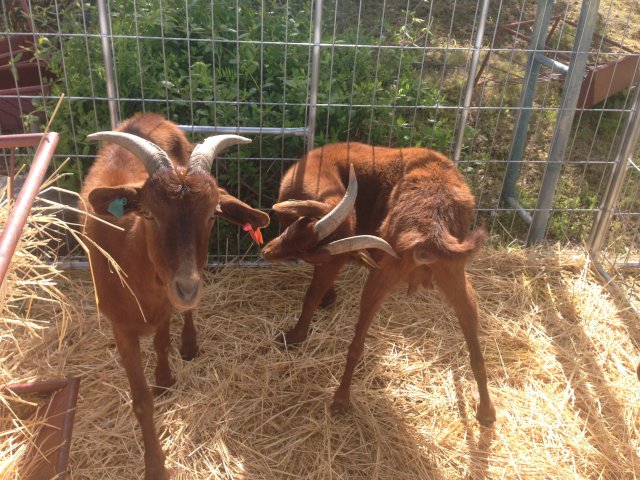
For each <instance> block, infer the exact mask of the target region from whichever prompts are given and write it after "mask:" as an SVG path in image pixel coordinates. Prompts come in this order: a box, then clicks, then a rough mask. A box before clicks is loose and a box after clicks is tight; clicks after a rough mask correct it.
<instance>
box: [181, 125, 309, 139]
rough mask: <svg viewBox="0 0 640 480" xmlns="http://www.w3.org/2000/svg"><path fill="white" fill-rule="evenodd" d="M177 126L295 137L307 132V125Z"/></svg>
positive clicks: (196, 131)
mask: <svg viewBox="0 0 640 480" xmlns="http://www.w3.org/2000/svg"><path fill="white" fill-rule="evenodd" d="M178 128H179V129H180V130H182V131H184V132H190V133H225V134H227V133H230V134H236V135H239V134H245V135H293V136H296V137H304V136H307V135H308V133H309V128H307V127H296V128H278V127H219V126H215V127H214V126H196V125H178Z"/></svg>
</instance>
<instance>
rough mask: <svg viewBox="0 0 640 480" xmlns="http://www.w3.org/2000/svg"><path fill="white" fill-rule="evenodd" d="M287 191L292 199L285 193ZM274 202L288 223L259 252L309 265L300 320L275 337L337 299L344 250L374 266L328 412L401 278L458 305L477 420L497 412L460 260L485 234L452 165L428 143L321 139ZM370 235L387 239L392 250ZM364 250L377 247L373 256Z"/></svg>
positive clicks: (305, 326) (300, 336)
mask: <svg viewBox="0 0 640 480" xmlns="http://www.w3.org/2000/svg"><path fill="white" fill-rule="evenodd" d="M354 169H355V172H356V173H357V178H358V179H359V180H360V182H359V184H358V185H357V187H355V184H356V182H355V178H354V177H355V175H354V174H353V170H354ZM350 170H351V173H350ZM348 179H349V186H348V187H347V188H345V186H346V185H347V181H348ZM345 190H346V191H347V192H346V194H345ZM356 191H359V193H358V194H357V197H356V196H355V194H356ZM343 196H344V198H343ZM293 198H294V199H297V200H287V199H293ZM341 198H342V200H341ZM278 200H279V202H280V203H277V204H276V205H274V207H273V209H274V211H275V212H276V215H277V217H278V219H279V221H280V222H281V224H282V226H283V227H286V229H285V230H284V232H283V233H282V234H281V235H280V236H279V237H278V238H276V239H274V240H272V241H271V242H269V244H267V245H266V246H265V247H264V249H263V251H262V255H263V257H264V258H265V259H266V260H268V261H280V260H284V259H289V258H298V259H302V260H304V261H307V262H309V263H312V264H314V265H315V269H314V273H313V279H312V280H311V284H310V286H309V288H308V290H307V293H306V295H305V298H304V303H303V306H302V313H301V314H300V318H299V320H298V322H297V323H296V325H295V326H294V327H293V328H292V329H291V330H289V331H288V332H286V333H285V334H283V336H282V338H281V340H282V341H284V342H285V343H286V344H297V343H300V342H302V341H304V340H305V339H306V337H307V333H308V330H309V324H310V322H311V318H312V316H313V313H314V312H315V310H316V309H317V308H318V306H319V305H320V304H321V303H324V304H329V303H331V302H332V301H333V299H334V298H335V292H334V290H333V282H334V280H335V278H336V276H337V275H338V273H339V272H340V269H341V268H342V267H343V266H344V264H345V263H346V262H347V261H348V260H349V258H350V257H352V256H356V257H359V258H360V260H362V261H364V263H365V264H368V265H369V266H373V267H374V268H372V269H371V271H370V273H369V276H368V278H367V280H366V283H365V285H364V288H363V291H362V297H361V301H360V315H359V318H358V323H357V325H356V328H355V336H354V338H353V341H352V342H351V345H350V346H349V351H348V354H347V363H346V368H345V371H344V374H343V376H342V381H341V382H340V386H339V387H338V390H337V391H336V393H335V396H334V399H333V404H332V406H331V411H332V412H333V413H341V412H344V411H345V410H346V409H347V407H348V405H349V390H350V385H351V379H352V376H353V371H354V368H355V366H356V364H357V363H358V361H359V360H360V358H361V356H362V352H363V348H364V341H365V336H366V334H367V330H368V329H369V326H370V325H371V322H372V320H373V317H374V315H375V313H376V312H377V310H378V308H379V307H380V305H381V304H382V302H383V301H384V299H385V297H386V296H387V295H388V294H389V293H390V292H391V291H392V289H393V288H394V287H396V286H397V285H398V284H400V283H402V282H407V283H408V284H409V293H413V292H415V290H416V289H417V288H418V287H419V286H421V285H422V286H424V287H426V288H429V287H431V284H432V283H431V282H432V279H433V280H435V282H436V284H437V286H438V287H439V288H440V290H441V291H442V292H443V293H444V296H445V297H446V299H447V300H448V302H449V303H450V304H451V306H452V307H453V309H454V310H455V313H456V315H457V317H458V320H459V322H460V326H461V328H462V333H463V334H464V337H465V340H466V342H467V346H468V348H469V353H470V357H471V368H472V370H473V374H474V376H475V379H476V382H477V384H478V390H479V393H480V401H479V404H478V406H477V418H478V420H479V421H480V423H481V424H483V425H491V424H492V423H493V422H494V421H495V418H496V416H495V409H494V407H493V405H492V403H491V399H490V397H489V391H488V389H487V376H486V371H485V365H484V359H483V356H482V351H481V349H480V343H479V341H478V307H477V304H476V300H475V296H474V292H473V289H472V287H471V283H470V282H469V280H468V278H467V276H466V274H465V264H466V262H467V260H468V258H469V256H470V255H471V254H472V253H474V252H476V251H477V250H478V249H479V248H480V247H481V246H482V244H483V241H484V239H485V233H484V231H483V230H482V229H478V230H476V231H475V232H473V233H471V234H470V235H469V227H470V225H471V220H472V215H473V208H474V203H475V200H474V197H473V195H472V194H471V191H470V190H469V187H468V186H467V184H466V182H465V181H464V178H463V177H462V175H461V174H460V173H459V172H458V170H457V169H456V167H455V166H454V165H453V163H452V162H451V161H450V160H449V159H448V158H446V157H445V156H443V155H441V154H439V153H437V152H434V151H432V150H427V149H424V148H402V149H398V148H384V147H372V146H369V145H363V144H361V143H339V144H332V145H326V146H324V147H322V148H318V149H315V150H313V151H311V152H309V154H308V155H307V156H306V157H305V158H303V159H302V160H300V161H299V162H298V163H296V164H295V165H293V166H292V167H291V168H290V169H289V170H288V171H287V172H286V173H285V175H284V178H283V179H282V183H281V185H280V195H279V199H278ZM339 202H340V204H339ZM336 205H338V206H336ZM354 235H357V236H356V237H353V236H354ZM373 235H379V236H380V237H382V239H384V240H386V241H387V242H388V243H389V244H390V245H391V247H393V250H395V252H396V253H397V256H396V255H395V254H394V253H393V251H390V250H389V248H387V247H386V246H385V244H384V243H382V244H380V243H376V240H375V237H372V236H373ZM349 237H352V238H349ZM366 248H376V249H378V250H375V251H373V252H372V253H373V257H371V256H370V255H369V253H367V251H366V250H364V249H366ZM381 250H383V251H386V252H387V253H383V252H382V251H381Z"/></svg>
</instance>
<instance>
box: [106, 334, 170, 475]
mask: <svg viewBox="0 0 640 480" xmlns="http://www.w3.org/2000/svg"><path fill="white" fill-rule="evenodd" d="M114 334H115V338H116V345H117V347H118V352H119V353H120V358H121V360H122V366H123V367H124V369H125V371H126V373H127V379H128V380H129V386H130V388H131V399H132V404H133V412H134V413H135V415H136V418H137V419H138V423H139V424H140V428H141V430H142V440H143V442H144V465H145V472H144V478H145V480H167V479H168V478H169V476H168V475H167V471H166V470H165V468H164V460H165V455H164V452H163V451H162V447H161V446H160V440H159V439H158V435H157V433H156V427H155V424H154V421H153V409H154V407H153V395H151V391H150V390H149V387H148V385H147V381H146V380H145V378H144V371H143V369H142V355H141V353H140V340H139V338H138V336H137V335H132V334H131V332H121V331H119V330H117V329H114Z"/></svg>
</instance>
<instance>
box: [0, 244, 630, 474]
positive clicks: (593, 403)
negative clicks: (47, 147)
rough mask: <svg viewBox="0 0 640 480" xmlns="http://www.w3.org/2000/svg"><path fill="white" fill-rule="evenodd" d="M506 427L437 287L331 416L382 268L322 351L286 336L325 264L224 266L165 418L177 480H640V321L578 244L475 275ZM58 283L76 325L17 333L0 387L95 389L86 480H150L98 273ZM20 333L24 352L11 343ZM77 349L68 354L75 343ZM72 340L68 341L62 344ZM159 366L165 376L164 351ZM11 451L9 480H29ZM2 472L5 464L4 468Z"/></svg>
mask: <svg viewBox="0 0 640 480" xmlns="http://www.w3.org/2000/svg"><path fill="white" fill-rule="evenodd" d="M469 270H470V276H471V278H472V281H473V283H474V286H475V288H476V292H477V295H478V301H479V305H480V309H481V343H482V345H483V347H484V349H485V359H486V363H487V370H488V373H489V386H490V391H491V394H492V396H493V399H494V402H495V406H496V409H497V410H498V421H497V423H496V426H495V428H493V429H486V428H481V427H480V426H479V425H478V423H477V422H476V421H475V419H474V411H473V407H474V404H475V400H474V396H475V395H476V385H475V381H474V379H473V375H472V373H471V371H470V367H469V362H468V356H467V349H466V346H465V345H464V341H463V337H462V334H461V332H460V330H459V328H458V326H457V321H456V319H455V317H454V316H453V315H452V312H451V310H450V309H449V308H448V307H447V306H446V304H445V302H444V301H443V299H441V298H440V295H439V294H438V292H437V290H436V291H428V292H424V291H423V292H420V293H418V294H417V295H415V296H412V297H407V296H406V293H405V291H404V289H403V290H401V291H398V292H396V293H395V294H394V295H393V296H392V298H390V299H389V300H388V301H387V302H386V303H385V304H384V306H383V307H382V309H381V310H380V312H379V313H378V315H377V317H376V321H375V322H374V324H373V326H372V328H371V330H370V333H369V337H368V339H367V343H366V348H365V354H364V360H363V362H362V363H361V364H360V366H359V367H358V368H357V369H356V375H355V378H354V381H353V386H352V403H351V407H350V410H349V411H348V412H347V413H346V414H345V415H343V416H339V417H332V416H331V415H330V414H329V405H330V402H331V398H332V395H333V392H334V391H335V388H336V387H337V385H338V382H339V379H340V376H341V374H342V370H343V367H344V362H345V355H346V350H347V346H348V344H349V342H350V340H351V337H352V334H353V326H354V323H355V318H356V316H357V312H358V303H359V294H360V290H361V287H362V284H363V280H364V278H365V274H366V272H365V271H363V270H360V269H357V268H355V267H350V268H348V269H347V270H346V271H345V272H343V274H342V275H341V277H340V279H339V281H338V283H337V291H338V300H337V302H336V304H335V305H334V306H333V307H331V308H329V309H326V310H320V311H319V312H318V313H317V315H316V321H315V322H314V323H313V325H312V331H311V333H310V336H309V338H308V340H307V341H306V343H305V344H304V345H302V346H301V347H298V348H290V349H284V348H281V347H280V346H278V345H277V344H276V342H274V340H273V339H274V338H275V337H276V335H277V334H278V333H279V332H280V331H282V330H283V329H285V328H287V327H289V326H291V325H292V324H293V322H294V321H295V319H296V316H297V314H298V313H299V311H300V307H301V302H302V297H303V294H304V290H305V288H306V286H307V285H308V282H309V279H310V273H311V269H310V267H308V266H305V265H299V266H269V267H265V268H247V267H244V268H243V267H233V266H231V267H226V268H224V269H221V270H218V271H215V272H211V273H210V274H208V276H207V279H206V280H207V288H206V293H205V296H204V298H203V299H202V302H201V305H200V307H199V309H198V312H197V325H198V329H199V339H200V346H201V350H202V352H201V354H200V356H198V357H197V358H196V359H195V360H193V361H191V362H185V361H182V360H181V359H180V357H179V354H178V352H177V349H178V345H179V334H180V328H181V321H180V319H179V317H176V319H175V320H176V321H175V322H174V325H173V329H172V336H173V337H174V338H173V351H172V353H171V360H172V367H173V371H174V376H175V377H176V380H177V382H176V384H175V386H174V388H173V389H172V391H170V392H169V393H168V394H167V395H165V396H163V397H161V398H158V399H156V423H157V425H158V426H159V430H160V434H161V438H162V443H163V446H164V448H165V451H166V452H167V466H168V467H169V468H170V469H171V470H172V472H173V478H176V479H222V478H234V479H287V478H294V479H297V478H309V479H364V478H366V479H428V478H434V479H441V478H442V479H445V478H451V479H457V478H558V479H559V478H584V479H592V478H611V479H623V478H634V477H637V476H640V384H639V383H638V381H637V379H636V376H635V365H636V363H637V360H638V346H640V322H639V321H638V319H637V318H636V317H635V316H633V314H632V313H631V312H630V311H629V310H628V309H626V308H625V305H624V304H622V303H617V302H616V299H615V298H613V297H612V296H611V295H610V294H609V293H608V292H607V290H606V289H605V288H604V287H603V286H601V285H600V284H599V283H598V282H597V281H595V279H594V278H593V277H592V275H591V274H590V273H589V271H588V269H587V268H586V266H585V260H584V255H582V254H581V253H579V252H576V251H571V250H553V251H551V250H547V251H546V252H545V254H544V255H542V254H541V253H539V252H532V251H525V250H519V249H515V250H507V249H499V250H492V249H488V248H487V249H485V250H483V251H482V253H480V254H479V255H478V257H477V258H476V259H475V260H474V262H473V263H472V265H471V266H470V269H469ZM67 277H68V278H69V280H67V281H64V282H63V283H62V284H61V285H60V288H61V290H62V292H63V293H64V294H65V295H66V296H67V297H68V298H69V300H70V302H71V304H72V305H73V307H74V309H75V310H76V311H77V313H75V314H74V317H73V320H72V322H71V323H70V324H69V325H68V328H67V331H66V334H65V335H64V337H63V338H62V339H61V335H60V329H59V328H58V327H56V326H55V325H54V324H57V323H59V322H57V321H55V319H56V318H59V317H58V316H57V315H56V316H52V314H51V306H50V305H48V304H47V303H45V302H40V304H38V305H37V306H36V305H34V306H33V308H32V309H31V312H30V314H29V316H30V317H33V318H39V319H41V320H50V319H51V318H52V317H54V321H53V322H52V327H51V328H48V329H45V330H42V331H41V333H40V334H39V335H32V334H29V332H28V329H25V328H17V329H13V330H11V331H8V330H9V329H11V328H12V326H11V325H10V324H6V323H5V324H3V325H2V329H3V330H4V331H3V332H2V334H3V340H2V343H3V346H2V352H3V353H2V357H3V362H4V367H3V369H2V374H3V377H4V378H2V380H4V381H8V380H16V379H18V380H22V379H24V378H35V377H41V378H45V377H51V376H56V375H80V376H81V377H82V383H81V387H80V396H79V401H78V408H77V413H76V422H75V427H74V434H73V445H72V449H71V460H70V462H71V478H73V479H125V478H126V479H129V478H141V476H142V471H143V462H142V440H141V435H140V431H139V427H138V425H137V422H136V421H135V417H134V415H133V412H132V410H131V402H130V395H129V388H128V385H127V382H126V378H125V375H124V371H123V370H122V368H121V367H120V365H119V364H118V359H117V353H116V350H115V344H114V341H113V337H112V334H111V331H110V327H109V322H108V320H107V319H106V318H104V317H99V316H98V315H97V312H96V308H95V301H94V298H93V290H92V286H91V280H90V276H89V275H88V273H87V272H78V271H74V272H68V273H67ZM7 336H9V337H11V341H7V340H6V337H7ZM60 339H61V340H60ZM59 342H60V343H59ZM143 348H144V352H145V361H146V365H145V369H146V372H147V378H148V379H149V381H152V379H153V367H154V364H155V359H154V355H153V348H152V345H151V340H150V339H145V340H144V341H143ZM0 445H3V447H2V452H0V454H1V455H2V459H1V461H3V462H5V471H4V474H3V475H2V478H20V476H19V474H17V473H15V472H16V471H17V470H16V468H15V462H11V461H8V460H7V459H8V457H11V455H14V456H15V455H16V452H15V449H14V450H13V451H12V450H11V449H7V447H6V445H5V444H0ZM0 465H2V464H0Z"/></svg>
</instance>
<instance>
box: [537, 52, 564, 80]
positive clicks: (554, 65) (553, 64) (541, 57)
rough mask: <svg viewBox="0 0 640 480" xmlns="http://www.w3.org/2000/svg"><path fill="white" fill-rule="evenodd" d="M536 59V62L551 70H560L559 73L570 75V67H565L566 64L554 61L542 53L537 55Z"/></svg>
mask: <svg viewBox="0 0 640 480" xmlns="http://www.w3.org/2000/svg"><path fill="white" fill-rule="evenodd" d="M535 58H536V61H538V62H540V63H541V64H543V65H546V66H547V67H549V68H553V69H554V70H558V71H559V72H561V73H564V74H565V75H566V74H567V73H569V65H565V64H564V63H562V62H558V61H557V60H554V59H553V58H549V57H547V56H545V55H543V54H541V53H536V54H535Z"/></svg>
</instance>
